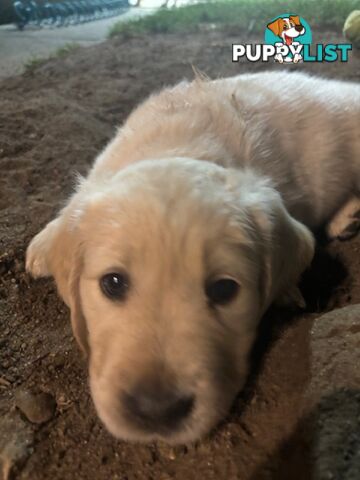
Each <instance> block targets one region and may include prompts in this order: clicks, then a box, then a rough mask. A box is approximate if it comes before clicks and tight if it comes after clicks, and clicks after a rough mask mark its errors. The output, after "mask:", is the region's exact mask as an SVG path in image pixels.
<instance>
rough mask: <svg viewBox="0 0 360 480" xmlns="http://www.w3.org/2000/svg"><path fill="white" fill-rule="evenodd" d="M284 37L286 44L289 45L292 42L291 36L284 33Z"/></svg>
mask: <svg viewBox="0 0 360 480" xmlns="http://www.w3.org/2000/svg"><path fill="white" fill-rule="evenodd" d="M284 38H285V43H286V45H291V44H292V42H293V39H292V37H289V35H286V33H285V34H284Z"/></svg>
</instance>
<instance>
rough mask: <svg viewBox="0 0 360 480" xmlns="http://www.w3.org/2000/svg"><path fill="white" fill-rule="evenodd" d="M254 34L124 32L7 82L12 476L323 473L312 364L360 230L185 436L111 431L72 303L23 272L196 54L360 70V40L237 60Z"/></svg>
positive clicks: (349, 278)
mask: <svg viewBox="0 0 360 480" xmlns="http://www.w3.org/2000/svg"><path fill="white" fill-rule="evenodd" d="M255 41H261V39H260V38H257V37H255V36H250V37H249V36H248V35H246V36H245V35H241V34H239V32H229V31H227V32H225V31H213V30H211V31H206V30H204V31H203V32H202V33H198V34H191V35H187V36H183V35H181V36H177V35H175V34H171V35H166V36H162V35H157V36H156V35H155V36H151V37H132V38H126V39H125V38H120V37H119V38H116V39H113V40H112V41H109V42H107V43H104V44H102V45H98V46H94V47H90V48H87V49H82V50H79V51H77V52H74V53H73V54H72V55H70V56H69V57H67V58H65V59H58V60H56V59H55V60H51V61H50V62H49V63H47V64H45V65H43V66H40V67H38V68H37V69H36V70H34V71H33V72H28V73H26V74H25V75H24V76H21V77H14V78H11V79H8V80H6V81H3V82H2V83H0V171H1V172H2V173H1V176H0V209H1V214H0V252H1V255H0V276H1V277H0V422H1V419H5V420H6V421H5V422H3V424H2V428H3V432H2V433H3V436H4V435H5V433H4V432H5V430H4V429H5V427H4V425H5V426H6V425H7V428H8V429H9V432H6V435H8V438H9V439H13V437H14V435H15V437H14V438H15V440H12V441H13V442H15V447H14V448H15V449H16V448H17V450H16V454H14V455H13V458H14V459H15V460H16V461H15V460H14V463H15V464H14V465H13V466H12V473H11V478H13V479H18V480H20V479H21V480H25V479H30V480H38V479H39V480H40V479H49V478H51V479H52V480H64V479H68V480H71V479H77V480H80V479H93V480H102V479H104V480H109V479H114V480H115V479H121V480H145V479H146V480H170V479H176V480H195V479H197V480H198V479H201V480H203V479H204V480H208V479H209V480H210V479H218V480H225V479H226V480H233V479H239V480H250V479H251V480H265V479H279V480H290V479H291V480H297V479H298V480H300V479H301V480H303V479H309V478H311V474H310V471H311V460H310V453H309V450H308V447H307V444H305V443H304V438H303V434H302V433H301V429H299V425H301V422H302V418H301V416H302V394H303V392H304V390H305V389H306V385H307V383H308V380H309V375H310V369H309V365H310V352H309V335H310V333H309V332H310V328H311V324H312V321H313V319H314V318H315V317H317V316H319V315H320V312H324V311H328V310H331V309H333V308H336V307H338V306H343V305H348V304H352V303H359V302H360V284H359V279H360V255H359V251H360V241H359V238H357V239H353V240H351V241H348V242H343V243H341V242H333V243H331V244H330V245H324V246H321V247H320V248H319V252H318V255H317V257H316V259H315V261H314V265H313V267H312V269H311V271H310V272H308V273H307V274H306V275H305V276H304V279H303V282H302V283H303V292H304V295H305V297H306V299H307V301H308V309H307V311H306V312H305V313H296V312H284V311H275V310H272V311H271V312H269V314H268V315H267V316H266V318H265V319H264V322H263V323H262V325H261V328H260V332H259V341H258V343H257V345H256V348H255V349H254V354H253V363H254V368H253V373H252V375H251V378H250V379H249V383H248V386H247V388H246V389H245V392H244V393H243V394H241V395H240V396H239V397H238V399H237V400H236V402H235V405H234V408H233V410H232V412H231V413H230V415H229V417H228V418H227V419H225V421H224V422H223V423H222V424H221V425H220V426H219V427H218V428H217V429H216V431H215V432H213V433H212V434H211V435H209V436H208V437H207V438H206V439H204V440H202V441H200V442H198V443H196V444H194V445H188V446H186V447H185V446H184V447H176V448H170V447H168V446H165V445H160V444H149V445H134V444H128V443H126V442H122V441H117V440H114V439H113V438H112V437H111V436H110V435H109V434H108V433H107V432H106V431H105V429H104V427H103V426H102V425H101V423H100V421H99V420H98V419H97V417H96V415H95V412H94V407H93V405H92V401H91V398H90V396H89V391H88V385H87V372H86V364H85V362H84V361H83V360H82V357H81V355H80V352H79V351H78V348H77V346H76V344H75V341H74V339H73V338H72V334H71V329H70V323H69V315H68V311H67V308H66V307H65V306H64V305H63V303H62V302H61V301H60V300H59V299H58V297H57V294H56V289H55V285H54V284H53V282H52V281H51V280H41V281H33V280H30V278H29V277H28V276H27V275H26V274H25V273H24V252H25V248H26V245H27V244H28V242H29V240H30V239H31V237H32V236H33V235H34V234H35V233H37V232H38V231H39V229H40V228H41V227H42V226H44V224H45V223H46V222H47V221H48V220H50V219H51V218H52V217H53V215H54V214H55V212H56V211H57V210H58V209H59V206H60V205H61V204H62V202H63V201H64V199H66V198H67V196H68V194H69V193H70V192H71V189H72V185H73V178H74V172H75V171H79V172H81V173H85V172H86V171H87V170H88V168H89V166H90V164H91V162H92V160H93V158H94V156H95V155H96V153H97V152H98V151H99V149H101V148H102V146H103V145H104V144H105V142H106V141H107V140H108V139H109V138H110V137H111V136H112V135H113V133H114V129H115V126H116V125H119V124H120V123H121V122H122V121H123V120H124V119H125V117H126V116H127V114H128V113H129V112H130V110H131V109H132V108H133V107H134V106H135V105H136V104H137V103H138V102H140V101H141V100H142V99H143V98H144V97H145V96H146V95H148V94H149V93H150V92H151V91H153V90H154V89H158V88H160V87H162V86H163V85H167V84H172V83H174V82H177V81H178V80H179V79H181V78H183V77H187V78H192V76H193V73H192V69H191V64H193V65H196V66H197V67H198V68H199V69H201V70H202V71H204V72H205V73H207V74H208V75H210V76H212V77H218V76H225V75H232V74H237V73H240V72H245V71H249V70H251V71H259V70H262V69H271V68H281V69H283V68H300V69H304V70H310V71H311V72H316V73H318V74H321V75H325V76H329V77H334V78H341V79H349V80H353V81H358V79H359V73H360V56H359V54H358V55H356V54H353V55H352V56H351V59H350V61H349V62H348V63H328V64H325V63H324V64H314V65H298V66H293V67H289V66H286V67H285V66H279V65H275V64H271V63H269V64H262V63H259V64H250V63H241V64H233V63H232V62H231V44H232V43H239V42H244V43H250V42H255ZM320 41H323V42H324V43H328V42H332V43H339V42H341V41H342V39H341V38H340V37H339V36H336V34H335V33H334V32H322V34H321V35H318V38H315V42H316V43H319V42H320ZM299 101H301V99H299ZM314 129H316V125H314ZM24 390H30V391H33V392H35V393H39V392H48V393H50V394H51V395H52V396H53V397H54V398H55V399H56V403H57V407H56V412H55V414H54V415H53V416H52V418H51V419H50V420H49V421H48V422H45V423H43V424H31V423H30V422H29V421H28V420H26V419H25V417H24V416H23V414H22V413H21V412H20V411H19V410H18V409H17V408H16V407H15V403H16V402H15V394H17V393H19V392H20V391H24ZM9 425H10V426H9ZM0 437H1V432H0Z"/></svg>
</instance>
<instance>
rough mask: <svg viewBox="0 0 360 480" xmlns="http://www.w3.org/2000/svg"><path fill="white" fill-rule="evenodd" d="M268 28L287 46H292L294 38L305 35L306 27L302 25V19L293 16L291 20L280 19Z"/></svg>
mask: <svg viewBox="0 0 360 480" xmlns="http://www.w3.org/2000/svg"><path fill="white" fill-rule="evenodd" d="M268 28H269V29H270V30H271V31H272V32H273V33H274V34H275V35H277V36H278V37H281V38H282V40H283V42H284V43H285V44H286V45H291V44H292V42H293V39H294V38H297V37H298V36H300V35H304V33H305V27H304V26H303V25H302V24H301V23H300V17H299V16H298V15H293V16H291V17H289V18H278V19H277V20H275V21H274V22H272V23H270V24H269V25H268Z"/></svg>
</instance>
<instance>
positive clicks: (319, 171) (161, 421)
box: [26, 73, 360, 443]
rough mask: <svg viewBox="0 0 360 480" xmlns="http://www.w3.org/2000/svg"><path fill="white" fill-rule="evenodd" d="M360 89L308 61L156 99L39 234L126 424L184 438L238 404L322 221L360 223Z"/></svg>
mask: <svg viewBox="0 0 360 480" xmlns="http://www.w3.org/2000/svg"><path fill="white" fill-rule="evenodd" d="M359 105H360V89H359V87H358V86H356V85H355V84H350V83H341V82H336V81H329V80H321V79H318V78H312V77H309V76H307V75H304V74H300V73H299V74H298V73H291V74H289V73H262V74H255V75H241V76H238V77H234V78H228V79H222V80H216V81H208V80H204V79H201V78H198V79H197V80H195V81H193V82H191V83H188V82H182V83H180V84H179V85H177V86H175V87H174V88H167V89H165V90H163V91H162V92H160V93H159V94H155V95H153V96H151V97H150V98H149V99H148V100H146V101H145V102H144V103H143V104H141V105H140V106H139V107H138V108H137V109H136V110H135V111H134V112H133V113H132V114H131V115H130V117H129V118H128V120H127V121H126V122H125V124H124V126H123V127H122V128H121V129H120V130H119V132H118V133H117V135H116V137H115V138H114V140H113V141H112V142H111V143H110V144H109V145H108V146H107V147H106V148H105V150H104V151H103V152H102V153H101V154H100V155H99V157H98V158H97V159H96V161H95V164H94V167H93V168H92V170H91V171H90V173H89V175H88V177H87V178H86V179H82V180H80V182H79V185H78V187H77V190H76V192H75V193H74V195H73V196H72V197H71V199H70V201H69V202H68V204H67V206H66V207H65V208H64V209H63V210H62V211H61V212H60V214H59V216H58V217H57V218H56V219H55V220H53V221H51V222H50V223H49V224H48V225H47V226H46V227H45V228H44V229H43V230H42V231H41V232H40V233H39V234H38V235H37V236H36V237H35V238H34V239H33V240H32V242H31V244H30V246H29V248H28V251H27V260H26V266H27V270H28V271H29V272H30V273H31V274H32V275H33V276H34V277H41V276H48V275H51V276H53V277H54V278H55V281H56V283H57V286H58V290H59V293H60V295H61V296H62V298H63V299H64V301H65V302H66V304H67V305H68V306H69V307H70V309H71V320H72V327H73V331H74V334H75V337H76V339H77V341H78V343H79V344H80V346H81V348H82V349H83V351H84V352H86V353H87V354H88V355H89V372H90V385H91V392H92V396H93V399H94V403H95V406H96V409H97V411H98V414H99V416H100V418H101V419H102V421H103V422H104V424H105V425H106V427H107V428H108V429H109V431H110V432H112V433H113V434H114V435H115V436H117V437H120V438H124V439H130V440H135V441H147V440H152V439H162V440H165V441H167V442H169V443H183V442H188V441H192V440H195V439H197V438H199V437H201V436H202V435H204V434H206V433H207V432H208V431H209V430H210V429H211V428H212V427H213V426H214V425H216V423H217V422H218V421H219V420H220V419H221V418H222V417H223V416H224V415H225V414H226V413H227V411H228V409H229V407H230V405H231V403H232V401H233V399H234V397H235V395H236V393H237V392H238V391H239V390H240V389H241V388H242V386H243V385H244V382H245V380H246V377H247V374H248V369H249V363H248V358H249V352H250V349H251V347H252V345H253V342H254V339H255V336H256V331H257V327H258V323H259V320H260V318H261V316H262V315H263V313H264V311H265V310H266V309H267V307H268V306H269V305H270V304H271V303H272V302H273V301H281V302H289V301H295V302H297V303H301V301H302V299H301V295H300V293H299V291H298V289H297V286H296V285H297V282H298V279H299V277H300V275H301V273H302V272H303V271H304V269H306V268H307V267H308V266H309V264H310V263H311V260H312V257H313V251H314V239H313V236H312V234H311V232H310V230H309V228H308V227H310V228H315V227H317V226H319V225H321V224H324V223H325V222H329V221H330V220H331V219H332V218H333V217H334V218H335V220H334V222H335V224H333V223H329V225H330V226H329V232H330V233H331V235H333V236H338V235H343V236H348V235H350V234H351V233H353V232H354V231H355V229H356V227H357V226H358V223H359V222H358V217H357V215H358V210H359V201H358V198H357V197H356V195H358V193H359V187H360V162H359V135H358V133H359V132H358V127H359V124H360V119H359Z"/></svg>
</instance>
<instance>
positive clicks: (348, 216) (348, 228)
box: [327, 197, 360, 240]
mask: <svg viewBox="0 0 360 480" xmlns="http://www.w3.org/2000/svg"><path fill="white" fill-rule="evenodd" d="M359 231H360V199H359V198H357V197H354V198H352V199H350V200H349V201H348V202H347V203H346V204H345V205H344V206H343V207H342V208H341V209H340V210H339V211H338V212H337V214H336V215H335V217H334V218H333V219H332V221H331V222H330V223H329V225H328V227H327V233H328V236H329V237H330V239H335V238H337V239H339V240H349V239H350V238H352V237H354V236H355V235H356V234H357V233H358V232H359Z"/></svg>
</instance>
